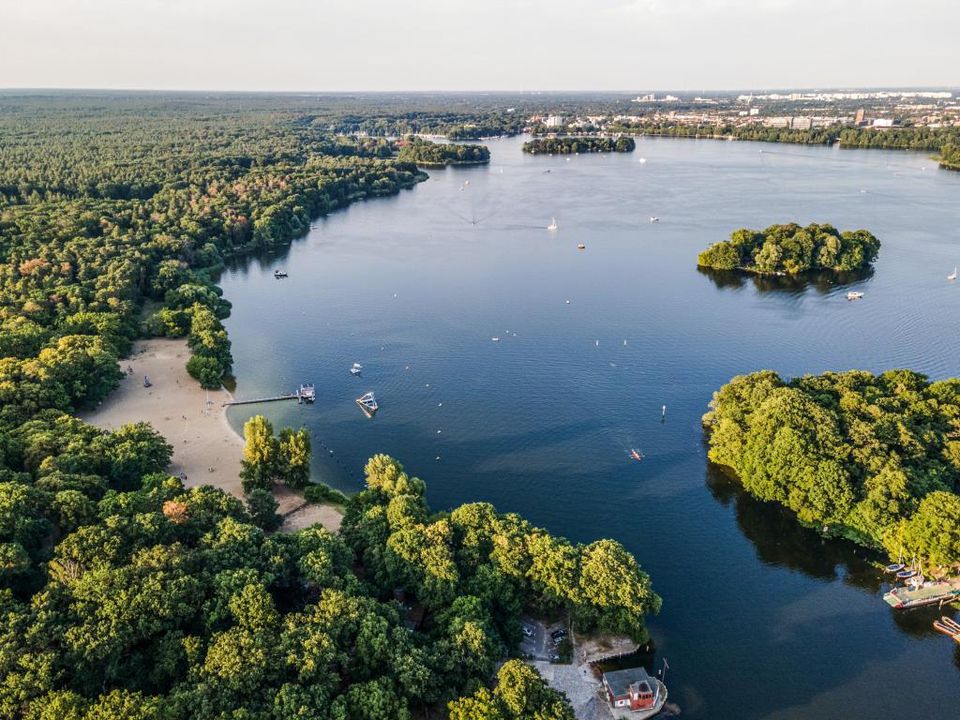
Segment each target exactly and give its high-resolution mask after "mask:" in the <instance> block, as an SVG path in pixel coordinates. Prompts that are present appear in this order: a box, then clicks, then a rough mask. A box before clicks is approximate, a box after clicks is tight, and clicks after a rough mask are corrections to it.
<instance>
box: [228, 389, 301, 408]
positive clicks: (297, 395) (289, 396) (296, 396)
mask: <svg viewBox="0 0 960 720" xmlns="http://www.w3.org/2000/svg"><path fill="white" fill-rule="evenodd" d="M316 399H317V393H316V390H315V389H314V387H313V385H301V386H300V387H299V388H297V389H296V390H295V391H294V392H290V393H284V394H283V395H274V396H272V397H263V398H256V399H254V400H231V401H230V402H225V403H223V407H226V406H228V405H253V404H255V403H268V402H279V401H281V400H296V401H297V402H298V403H300V404H301V405H302V404H303V403H312V402H313V401H314V400H316Z"/></svg>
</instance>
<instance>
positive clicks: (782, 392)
mask: <svg viewBox="0 0 960 720" xmlns="http://www.w3.org/2000/svg"><path fill="white" fill-rule="evenodd" d="M703 423H704V426H705V427H706V429H707V431H708V432H709V436H710V439H709V442H710V450H709V458H710V460H711V461H713V462H714V463H717V464H718V465H721V466H724V467H726V468H728V469H730V470H731V471H732V472H733V473H735V474H736V476H737V478H738V479H739V480H740V482H741V483H742V484H743V487H744V488H745V489H746V490H747V491H748V492H749V493H750V494H751V495H753V496H755V497H757V498H759V499H761V500H765V501H770V502H778V503H780V504H782V505H784V506H785V507H787V508H789V509H790V510H792V511H793V512H794V513H796V515H797V518H798V519H799V520H800V521H801V522H803V523H806V524H809V525H811V526H815V527H817V528H818V529H821V530H822V531H826V532H829V533H830V534H836V535H842V536H844V537H846V538H848V539H851V540H853V541H855V542H857V543H860V544H862V545H867V546H870V547H877V548H883V549H885V550H886V551H887V553H888V554H889V555H890V556H891V557H893V558H896V557H898V556H901V555H902V556H904V557H915V558H917V559H918V560H920V561H921V562H922V563H923V564H924V565H926V566H928V567H941V568H949V567H951V566H954V565H956V564H958V563H960V533H958V532H957V528H960V495H958V494H957V489H958V487H960V441H958V438H960V380H957V379H951V380H942V381H939V382H930V381H929V380H928V379H927V378H926V377H925V376H923V375H921V374H919V373H915V372H911V371H909V370H890V371H888V372H885V373H883V374H881V375H873V374H872V373H869V372H865V371H863V370H851V371H849V372H841V373H833V372H830V373H824V374H823V375H806V376H803V377H800V378H795V379H793V380H791V381H789V382H787V381H784V380H783V379H781V378H780V376H779V375H777V374H776V373H774V372H771V371H769V370H766V371H762V372H756V373H753V374H750V375H743V376H739V377H735V378H733V380H731V381H730V382H729V383H727V384H726V385H724V386H723V387H722V388H720V390H718V391H717V392H715V393H714V395H713V400H712V401H711V403H710V411H709V412H708V413H707V414H706V415H704V417H703Z"/></svg>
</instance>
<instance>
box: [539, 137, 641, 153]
mask: <svg viewBox="0 0 960 720" xmlns="http://www.w3.org/2000/svg"><path fill="white" fill-rule="evenodd" d="M636 148H637V143H636V142H635V141H634V139H633V138H631V137H618V138H611V137H550V138H535V139H533V140H529V141H527V142H525V143H524V144H523V151H524V152H525V153H529V154H530V155H575V154H577V153H600V152H622V153H628V152H633V151H634V150H635V149H636Z"/></svg>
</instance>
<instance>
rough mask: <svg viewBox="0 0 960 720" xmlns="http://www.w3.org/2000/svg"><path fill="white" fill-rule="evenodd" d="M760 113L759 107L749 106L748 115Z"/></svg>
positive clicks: (752, 115)
mask: <svg viewBox="0 0 960 720" xmlns="http://www.w3.org/2000/svg"><path fill="white" fill-rule="evenodd" d="M759 114H760V108H750V117H754V116H755V115H759Z"/></svg>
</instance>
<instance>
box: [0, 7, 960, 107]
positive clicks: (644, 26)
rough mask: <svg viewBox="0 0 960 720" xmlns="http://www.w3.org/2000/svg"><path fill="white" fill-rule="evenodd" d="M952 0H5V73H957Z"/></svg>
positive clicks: (670, 81) (651, 76)
mask: <svg viewBox="0 0 960 720" xmlns="http://www.w3.org/2000/svg"><path fill="white" fill-rule="evenodd" d="M958 23H960V5H957V4H954V3H951V2H949V0H917V1H916V2H912V3H901V2H894V1H893V0H873V1H872V2H868V1H867V0H832V1H831V0H803V1H801V0H752V1H750V0H592V1H591V2H583V1H574V0H553V1H549V0H514V1H512V2H511V1H508V0H488V2H485V3H476V2H465V0H407V2H402V3H387V2H384V1H383V0H351V1H350V2H338V3H334V2H329V0H319V2H310V1H309V0H232V1H229V2H228V1H227V0H193V1H190V0H140V1H139V2H129V0H30V2H13V0H0V28H2V37H3V42H2V43H0V88H105V89H158V90H208V91H217V90H224V91H242V90H250V91H293V92H314V91H317V92H324V91H327V92H345V91H545V92H549V91H577V90H582V91H589V90H595V91H626V92H630V91H633V90H662V91H667V90H673V91H697V90H700V91H722V90H736V89H751V88H752V89H776V88H779V89H813V88H824V89H826V88H831V89H832V88H876V89H892V88H905V87H955V86H958V85H960V74H958V73H957V70H956V68H958V67H960V43H957V42H955V39H954V38H953V37H952V34H953V28H955V27H957V25H958Z"/></svg>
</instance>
